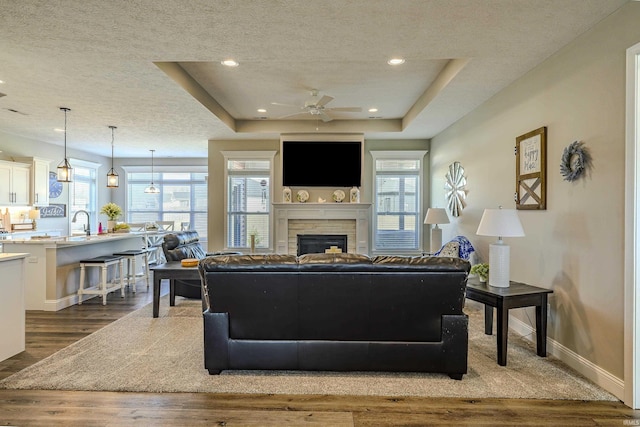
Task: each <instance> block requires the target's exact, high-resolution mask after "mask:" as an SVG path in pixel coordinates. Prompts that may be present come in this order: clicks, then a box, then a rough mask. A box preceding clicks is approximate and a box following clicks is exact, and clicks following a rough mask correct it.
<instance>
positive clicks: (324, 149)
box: [281, 141, 362, 187]
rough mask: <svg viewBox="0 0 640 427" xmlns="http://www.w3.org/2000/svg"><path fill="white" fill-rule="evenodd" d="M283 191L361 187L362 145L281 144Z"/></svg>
mask: <svg viewBox="0 0 640 427" xmlns="http://www.w3.org/2000/svg"><path fill="white" fill-rule="evenodd" d="M281 156H282V185H284V186H285V187H360V184H361V182H360V181H361V175H362V142H361V141H282V152H281Z"/></svg>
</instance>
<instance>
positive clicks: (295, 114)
mask: <svg viewBox="0 0 640 427" xmlns="http://www.w3.org/2000/svg"><path fill="white" fill-rule="evenodd" d="M303 114H304V115H307V114H309V113H307V112H306V111H302V112H298V113H292V114H287V115H285V116H280V117H276V118H277V119H278V120H280V119H286V118H289V117H293V116H301V115H303Z"/></svg>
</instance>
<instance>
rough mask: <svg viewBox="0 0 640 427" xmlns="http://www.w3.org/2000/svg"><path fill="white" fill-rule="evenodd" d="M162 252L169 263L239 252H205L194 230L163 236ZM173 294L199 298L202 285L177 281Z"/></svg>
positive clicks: (198, 281) (188, 281) (192, 281)
mask: <svg viewBox="0 0 640 427" xmlns="http://www.w3.org/2000/svg"><path fill="white" fill-rule="evenodd" d="M162 251H163V252H164V256H165V258H166V259H167V262H170V261H180V260H183V259H186V258H196V259H202V258H205V257H207V256H212V255H235V254H241V253H240V252H231V251H223V252H205V250H204V249H203V248H202V246H201V245H200V236H199V235H198V232H197V231H195V230H185V231H176V232H174V233H168V234H165V235H164V241H163V242H162ZM174 286H175V294H176V295H178V296H182V297H185V298H198V299H199V298H201V297H202V289H201V288H202V284H201V283H200V280H178V279H176V280H175V282H174Z"/></svg>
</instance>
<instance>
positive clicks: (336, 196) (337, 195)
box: [331, 190, 345, 203]
mask: <svg viewBox="0 0 640 427" xmlns="http://www.w3.org/2000/svg"><path fill="white" fill-rule="evenodd" d="M331 197H332V198H333V201H334V202H336V203H341V202H342V201H343V200H344V198H345V194H344V191H342V190H336V191H334V192H333V194H332V196H331Z"/></svg>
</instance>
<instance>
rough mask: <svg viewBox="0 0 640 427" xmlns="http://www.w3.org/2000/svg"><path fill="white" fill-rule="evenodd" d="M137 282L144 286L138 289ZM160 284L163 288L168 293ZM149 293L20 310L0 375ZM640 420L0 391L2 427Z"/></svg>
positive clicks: (573, 413) (512, 404)
mask: <svg viewBox="0 0 640 427" xmlns="http://www.w3.org/2000/svg"><path fill="white" fill-rule="evenodd" d="M138 286H139V289H141V286H140V285H138ZM166 291H167V290H166V289H163V292H164V293H166ZM151 299H152V298H151V292H146V291H145V290H139V291H138V293H137V294H136V295H133V294H132V293H131V292H130V291H127V295H126V298H124V299H121V298H120V297H119V296H117V295H114V294H111V295H110V296H109V300H108V305H107V306H102V305H101V304H100V301H99V299H98V298H94V299H93V300H91V301H88V302H86V303H85V304H83V305H81V306H73V307H69V308H67V309H65V310H61V311H58V312H54V313H52V312H42V311H30V312H28V313H27V350H26V351H24V352H22V353H20V354H18V355H16V356H14V357H12V358H11V359H8V360H6V361H4V362H1V363H0V378H5V377H7V376H9V375H11V374H13V373H14V372H17V371H19V370H21V369H23V368H25V367H27V366H30V365H31V364H33V363H35V362H37V361H39V360H41V359H44V358H45V357H47V356H49V355H50V354H52V353H54V352H56V351H58V350H59V349H61V348H64V347H66V346H67V345H69V344H71V343H73V342H75V341H77V340H79V339H80V338H82V337H84V336H86V335H88V334H90V333H92V332H94V331H96V330H97V329H100V328H101V327H103V326H105V325H107V324H109V323H111V322H113V321H114V320H117V319H118V318H120V317H122V316H124V315H125V314H127V313H129V312H131V311H133V310H135V309H137V308H140V307H142V306H143V305H145V304H147V303H149V302H150V301H151ZM298 424H304V425H313V424H315V425H321V426H343V425H344V426H382V425H415V426H440V425H456V426H457V425H471V426H477V425H487V426H501V425H509V426H513V425H518V426H522V425H530V426H540V425H548V426H624V425H640V411H633V410H631V409H629V408H627V407H626V406H624V405H623V404H622V403H620V402H593V401H563V400H525V399H445V398H415V397H407V398H397V397H393V398H391V397H389V398H386V397H357V396H356V397H354V396H300V395H245V394H213V393H159V394H157V393H115V392H83V391H48V390H18V391H16V390H0V425H14V426H52V425H64V426H128V425H154V426H165V425H169V426H197V425H207V426H211V425H219V426H234V425H261V426H266V425H274V426H275V425H277V426H291V425H298Z"/></svg>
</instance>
